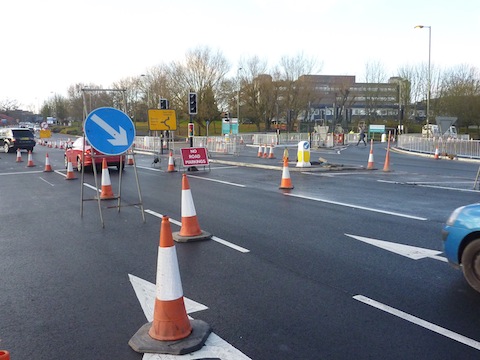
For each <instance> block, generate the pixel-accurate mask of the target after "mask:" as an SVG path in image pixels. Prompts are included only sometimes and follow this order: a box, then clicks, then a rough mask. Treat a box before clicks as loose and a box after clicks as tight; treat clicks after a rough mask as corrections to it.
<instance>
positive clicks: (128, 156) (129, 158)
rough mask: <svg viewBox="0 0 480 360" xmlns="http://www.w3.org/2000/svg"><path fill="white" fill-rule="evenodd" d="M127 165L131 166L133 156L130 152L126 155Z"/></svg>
mask: <svg viewBox="0 0 480 360" xmlns="http://www.w3.org/2000/svg"><path fill="white" fill-rule="evenodd" d="M127 165H133V154H132V151H129V152H128V154H127Z"/></svg>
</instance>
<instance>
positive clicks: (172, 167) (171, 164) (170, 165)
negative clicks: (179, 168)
mask: <svg viewBox="0 0 480 360" xmlns="http://www.w3.org/2000/svg"><path fill="white" fill-rule="evenodd" d="M167 172H175V161H174V160H173V151H172V150H170V154H169V155H168V166H167Z"/></svg>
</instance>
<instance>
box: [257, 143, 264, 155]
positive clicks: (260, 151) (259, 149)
mask: <svg viewBox="0 0 480 360" xmlns="http://www.w3.org/2000/svg"><path fill="white" fill-rule="evenodd" d="M262 156H263V146H262V145H258V153H257V157H262Z"/></svg>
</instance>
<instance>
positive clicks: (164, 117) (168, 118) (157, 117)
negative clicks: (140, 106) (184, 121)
mask: <svg viewBox="0 0 480 360" xmlns="http://www.w3.org/2000/svg"><path fill="white" fill-rule="evenodd" d="M148 126H149V129H150V130H151V131H152V130H153V131H155V130H160V131H164V130H177V116H176V114H175V110H156V109H149V110H148Z"/></svg>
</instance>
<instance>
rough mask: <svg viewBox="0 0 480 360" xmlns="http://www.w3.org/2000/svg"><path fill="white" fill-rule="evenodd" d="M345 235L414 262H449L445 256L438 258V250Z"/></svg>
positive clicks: (439, 252)
mask: <svg viewBox="0 0 480 360" xmlns="http://www.w3.org/2000/svg"><path fill="white" fill-rule="evenodd" d="M345 235H346V236H349V237H351V238H353V239H356V240H360V241H363V242H364V243H367V244H370V245H373V246H377V247H379V248H381V249H383V250H387V251H391V252H393V253H395V254H397V255H402V256H405V257H408V258H410V259H412V260H420V259H424V258H431V259H435V260H439V261H444V262H446V261H447V259H446V258H444V257H443V256H438V255H440V254H441V253H442V252H441V251H438V250H430V249H425V248H420V247H416V246H410V245H404V244H397V243H393V242H389V241H384V240H378V239H372V238H367V237H363V236H357V235H350V234H345Z"/></svg>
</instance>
